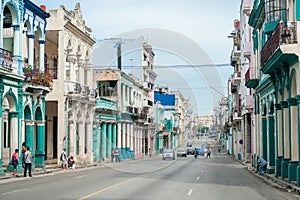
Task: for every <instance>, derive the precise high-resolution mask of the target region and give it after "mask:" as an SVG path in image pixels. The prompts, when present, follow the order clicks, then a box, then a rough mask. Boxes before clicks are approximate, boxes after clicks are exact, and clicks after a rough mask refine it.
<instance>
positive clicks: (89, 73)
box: [85, 63, 93, 87]
mask: <svg viewBox="0 0 300 200" xmlns="http://www.w3.org/2000/svg"><path fill="white" fill-rule="evenodd" d="M85 69H86V72H87V75H86V76H87V80H86V83H87V85H88V86H90V87H92V85H93V74H92V72H93V64H91V63H88V64H86V67H85Z"/></svg>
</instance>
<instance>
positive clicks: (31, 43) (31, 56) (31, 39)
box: [27, 35, 34, 68]
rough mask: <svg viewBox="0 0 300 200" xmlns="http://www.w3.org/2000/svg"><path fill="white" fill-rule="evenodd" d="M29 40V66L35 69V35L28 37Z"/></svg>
mask: <svg viewBox="0 0 300 200" xmlns="http://www.w3.org/2000/svg"><path fill="white" fill-rule="evenodd" d="M27 38H28V65H30V66H31V67H32V68H33V67H34V52H33V51H34V35H27Z"/></svg>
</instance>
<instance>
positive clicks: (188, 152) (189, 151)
mask: <svg viewBox="0 0 300 200" xmlns="http://www.w3.org/2000/svg"><path fill="white" fill-rule="evenodd" d="M186 154H187V155H194V149H187V150H186Z"/></svg>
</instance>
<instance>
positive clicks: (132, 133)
mask: <svg viewBox="0 0 300 200" xmlns="http://www.w3.org/2000/svg"><path fill="white" fill-rule="evenodd" d="M133 135H134V132H133V123H132V124H130V158H134V155H133V152H134V151H133V148H134V147H133Z"/></svg>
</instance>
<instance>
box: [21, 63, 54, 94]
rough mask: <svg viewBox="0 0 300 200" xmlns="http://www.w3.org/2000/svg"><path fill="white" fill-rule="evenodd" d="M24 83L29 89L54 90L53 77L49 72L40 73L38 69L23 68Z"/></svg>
mask: <svg viewBox="0 0 300 200" xmlns="http://www.w3.org/2000/svg"><path fill="white" fill-rule="evenodd" d="M23 72H24V76H25V79H24V83H25V84H26V86H27V88H36V87H47V88H50V89H52V84H53V76H52V75H51V74H49V73H47V72H39V70H38V69H35V70H34V69H31V67H26V68H23Z"/></svg>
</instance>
